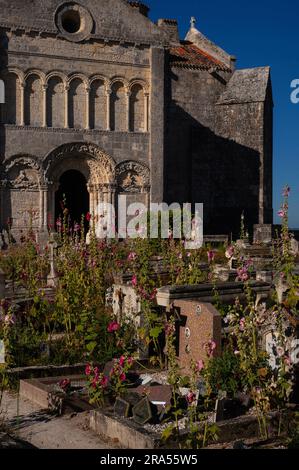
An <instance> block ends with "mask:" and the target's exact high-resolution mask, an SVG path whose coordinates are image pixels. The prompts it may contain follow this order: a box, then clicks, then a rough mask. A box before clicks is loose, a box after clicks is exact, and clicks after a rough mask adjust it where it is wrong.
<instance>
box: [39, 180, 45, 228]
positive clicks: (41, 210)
mask: <svg viewBox="0 0 299 470" xmlns="http://www.w3.org/2000/svg"><path fill="white" fill-rule="evenodd" d="M43 226H44V192H43V189H42V188H40V190H39V228H40V229H42V228H43Z"/></svg>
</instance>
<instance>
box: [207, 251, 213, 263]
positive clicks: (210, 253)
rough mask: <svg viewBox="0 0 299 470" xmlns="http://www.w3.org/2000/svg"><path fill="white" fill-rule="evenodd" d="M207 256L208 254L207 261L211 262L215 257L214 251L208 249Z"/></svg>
mask: <svg viewBox="0 0 299 470" xmlns="http://www.w3.org/2000/svg"><path fill="white" fill-rule="evenodd" d="M207 256H208V261H209V263H212V262H213V261H214V259H215V251H213V250H209V251H208V252H207Z"/></svg>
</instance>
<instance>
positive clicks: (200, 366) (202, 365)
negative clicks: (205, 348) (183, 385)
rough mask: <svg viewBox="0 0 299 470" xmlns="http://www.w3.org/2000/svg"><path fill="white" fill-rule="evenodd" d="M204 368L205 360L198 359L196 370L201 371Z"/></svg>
mask: <svg viewBox="0 0 299 470" xmlns="http://www.w3.org/2000/svg"><path fill="white" fill-rule="evenodd" d="M204 368H205V364H204V362H203V361H202V360H201V359H200V360H199V361H197V363H196V371H197V372H201V371H202V370H203V369H204Z"/></svg>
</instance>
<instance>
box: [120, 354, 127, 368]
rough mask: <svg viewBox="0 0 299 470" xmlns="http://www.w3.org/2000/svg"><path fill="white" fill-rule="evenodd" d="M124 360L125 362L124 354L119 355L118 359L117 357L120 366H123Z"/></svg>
mask: <svg viewBox="0 0 299 470" xmlns="http://www.w3.org/2000/svg"><path fill="white" fill-rule="evenodd" d="M125 362H126V358H125V356H121V357H120V359H119V365H120V367H123V366H124V365H125Z"/></svg>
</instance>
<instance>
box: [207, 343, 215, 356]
mask: <svg viewBox="0 0 299 470" xmlns="http://www.w3.org/2000/svg"><path fill="white" fill-rule="evenodd" d="M216 348H217V344H216V343H215V341H214V340H212V339H211V340H210V341H209V342H208V343H207V344H206V351H207V355H208V357H213V355H214V351H215V349H216Z"/></svg>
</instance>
